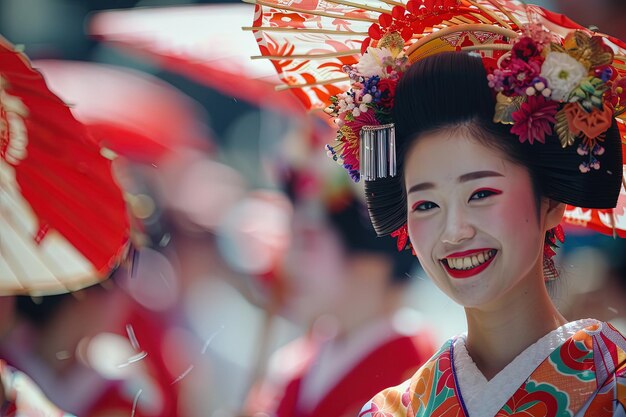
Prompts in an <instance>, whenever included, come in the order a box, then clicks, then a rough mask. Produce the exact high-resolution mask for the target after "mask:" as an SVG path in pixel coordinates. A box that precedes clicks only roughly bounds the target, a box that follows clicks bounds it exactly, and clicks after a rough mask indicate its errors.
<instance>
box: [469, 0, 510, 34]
mask: <svg viewBox="0 0 626 417" xmlns="http://www.w3.org/2000/svg"><path fill="white" fill-rule="evenodd" d="M467 1H468V2H469V4H471V5H473V6H474V7H476V8H478V9H479V10H482V12H483V13H485V14H487V15H489V17H491V18H492V19H493V20H495V21H496V22H498V23H499V24H501V25H502V26H503V27H504V28H506V29H511V25H509V24H508V23H507V22H505V21H504V20H502V19H501V18H500V17H499V16H498V15H497V14H495V13H494V12H492V11H491V10H489V9H487V8H486V7H485V6H483V5H481V4H478V3H477V2H475V1H474V0H467Z"/></svg>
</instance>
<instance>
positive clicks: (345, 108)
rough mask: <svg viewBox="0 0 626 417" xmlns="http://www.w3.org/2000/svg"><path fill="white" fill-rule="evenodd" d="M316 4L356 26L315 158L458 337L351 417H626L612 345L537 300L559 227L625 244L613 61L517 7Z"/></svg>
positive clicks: (586, 35)
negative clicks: (450, 307) (447, 311)
mask: <svg viewBox="0 0 626 417" xmlns="http://www.w3.org/2000/svg"><path fill="white" fill-rule="evenodd" d="M265 2H270V3H272V4H273V5H274V6H276V7H277V8H280V3H281V2H277V3H278V4H274V1H272V0H265ZM330 3H331V4H335V5H337V6H336V7H335V6H332V5H331V6H326V5H327V3H326V2H320V4H319V5H318V6H317V8H316V10H314V11H307V13H310V14H312V15H316V16H318V17H323V16H329V15H330V16H336V15H337V14H339V13H341V14H343V15H345V16H346V17H348V16H349V17H350V18H355V19H356V18H359V19H366V20H369V21H371V22H372V23H371V25H370V26H369V29H368V31H367V34H368V36H367V37H365V38H364V39H363V41H362V46H361V52H362V54H363V56H362V57H359V59H358V63H357V64H355V65H341V66H339V65H338V66H337V67H338V68H342V72H343V73H345V75H347V77H348V78H349V79H350V89H349V90H348V91H346V92H344V93H340V94H337V95H336V96H334V97H333V98H331V99H330V100H328V101H329V103H327V104H329V107H328V109H327V112H328V113H329V114H331V115H332V116H333V117H335V122H336V123H337V125H338V128H339V129H338V133H337V141H336V143H335V144H334V145H333V146H328V147H327V150H328V153H329V156H331V157H332V158H333V159H334V160H335V161H337V162H339V163H340V164H341V165H342V166H343V167H344V168H345V169H346V170H347V171H348V172H349V174H350V176H351V177H352V178H353V179H355V180H359V179H364V180H365V192H366V193H365V197H366V200H367V204H368V210H369V214H370V218H371V220H372V224H373V225H374V228H375V229H376V232H377V233H378V235H379V236H386V235H391V236H392V237H396V238H397V245H398V248H399V249H405V248H410V249H412V250H413V252H414V253H415V255H416V256H417V258H418V259H419V261H420V264H421V265H422V267H423V268H424V270H425V271H426V273H427V274H428V276H429V277H430V278H431V279H432V280H433V281H434V283H435V284H436V285H437V286H438V287H439V288H440V289H441V290H442V291H443V292H444V293H445V294H446V295H447V296H448V297H450V298H451V299H452V300H454V301H455V302H457V303H458V304H460V305H461V306H462V307H463V308H464V310H465V314H466V318H467V328H468V330H467V333H466V334H462V335H459V336H456V337H453V338H451V339H450V340H448V341H447V342H446V343H445V344H444V345H443V346H442V347H441V348H440V350H439V352H438V353H436V354H435V355H434V356H433V357H432V358H431V359H430V360H429V361H428V362H427V363H426V364H425V365H424V366H422V367H421V369H420V370H418V371H417V373H416V374H415V375H414V376H413V377H412V378H411V379H409V380H408V381H406V382H404V383H402V384H400V385H398V386H396V387H393V388H389V389H386V390H384V391H382V392H381V393H379V394H378V395H376V396H375V397H374V398H373V399H372V400H371V401H369V402H368V403H367V404H366V405H365V406H364V408H363V409H362V411H361V413H360V415H359V416H360V417H413V416H416V417H426V416H433V417H443V416H456V417H461V416H463V417H469V416H471V417H493V416H496V417H505V416H514V415H515V416H520V415H524V416H528V417H547V416H559V417H561V416H563V417H565V416H569V417H572V416H579V417H604V416H607V417H608V416H626V338H624V336H623V335H621V334H620V333H619V332H618V331H617V330H615V328H613V327H612V326H611V325H610V324H609V323H604V322H601V321H598V320H594V319H586V320H579V321H573V322H568V320H566V319H565V318H564V317H563V316H562V315H561V313H560V312H559V311H558V310H557V308H556V307H555V306H554V304H553V303H552V301H551V299H550V297H549V295H548V290H547V288H546V281H550V280H552V279H554V278H555V276H556V275H558V274H557V272H556V269H555V268H554V264H553V262H552V257H553V256H554V254H555V252H554V249H555V248H556V246H557V243H558V241H561V242H563V238H564V236H563V230H562V228H561V227H560V222H561V221H562V219H563V218H565V219H568V220H571V219H572V218H574V217H576V214H574V213H584V215H581V216H578V217H577V219H578V220H579V221H581V222H583V223H584V224H586V225H591V224H592V223H593V219H594V218H596V217H598V218H599V219H603V220H600V221H601V222H602V223H603V225H604V228H602V227H600V225H599V224H596V226H595V227H596V228H599V229H602V230H604V231H610V232H612V233H613V234H614V235H624V232H625V231H626V222H625V221H624V220H626V218H624V216H623V211H622V209H623V207H624V199H623V198H622V197H620V192H621V194H622V195H626V190H624V189H623V188H622V187H623V186H622V183H623V181H624V175H623V173H624V170H623V155H622V140H621V139H622V138H621V137H620V131H619V130H620V129H622V128H623V127H624V122H625V120H624V115H625V114H626V97H624V88H622V87H623V83H624V82H626V44H624V43H623V42H621V41H619V40H617V39H614V38H611V37H609V36H607V35H603V34H599V33H596V32H592V31H590V30H587V29H585V28H583V27H582V26H580V25H577V24H576V23H574V22H572V21H571V20H569V19H568V18H567V17H565V16H560V15H556V14H554V13H552V12H550V11H547V10H544V9H542V8H540V7H537V6H533V5H525V4H523V3H522V2H519V1H517V0H409V1H408V2H407V3H406V4H405V3H404V2H403V1H395V0H394V1H388V0H382V1H380V2H376V1H367V2H359V1H358V0H356V1H353V0H351V1H350V2H348V1H343V0H334V1H332V2H330ZM357 6H362V8H359V7H357ZM351 7H354V9H351ZM333 13H334V15H333ZM266 14H267V15H271V13H264V9H263V8H261V7H257V17H258V22H262V23H265V20H266ZM256 23H257V22H255V24H256ZM313 23H314V19H310V20H308V21H307V22H305V25H306V24H311V25H312V24H313ZM258 29H259V31H260V32H262V31H263V27H262V26H261V27H259V28H258ZM337 30H339V28H337ZM272 36H273V35H271V34H269V31H268V33H263V36H262V37H261V38H260V39H261V41H267V42H269V41H270V40H271V41H274V39H272V38H271V37H272ZM294 39H295V37H294ZM289 40H292V39H289ZM284 41H285V42H284V45H282V44H281V47H282V46H284V47H285V49H286V50H287V49H288V48H287V47H288V46H290V45H289V43H288V40H287V39H284ZM294 42H295V41H294ZM259 43H260V44H261V50H262V51H263V46H264V45H263V44H262V42H259ZM277 43H280V42H277ZM303 43H304V42H302V41H301V42H296V47H299V48H300V49H301V47H302V44H303ZM288 55H289V53H285V61H287V58H288V57H289V56H288ZM289 63H290V65H292V67H289V66H286V67H285V69H283V71H282V75H283V76H284V78H285V82H286V83H287V84H289V87H290V88H292V89H297V90H298V91H299V92H300V93H306V94H308V95H310V96H316V97H318V98H321V97H322V95H323V92H324V90H325V89H330V88H331V87H335V86H339V85H340V84H339V81H338V80H340V81H344V80H345V78H331V77H330V76H329V75H328V74H327V73H322V71H321V70H320V71H319V72H317V73H315V74H314V75H317V76H319V78H315V77H310V78H311V79H312V80H316V81H315V82H309V83H307V84H299V83H297V82H291V80H296V77H288V76H289V75H291V72H300V73H302V74H304V75H311V74H310V73H313V72H314V66H313V65H310V64H309V63H306V64H305V63H301V62H298V61H297V60H296V57H295V56H294V60H293V61H289ZM305 65H306V66H305ZM316 65H317V64H316ZM331 66H332V63H330V62H322V63H320V64H319V67H318V68H324V69H327V68H329V67H331ZM333 75H337V76H338V75H339V74H333ZM620 126H621V127H620ZM624 133H626V132H625V131H622V134H624ZM624 183H626V182H624ZM567 206H570V208H569V209H568V207H567ZM616 206H618V207H619V208H618V209H616V210H614V208H615V207H616ZM568 210H569V212H568Z"/></svg>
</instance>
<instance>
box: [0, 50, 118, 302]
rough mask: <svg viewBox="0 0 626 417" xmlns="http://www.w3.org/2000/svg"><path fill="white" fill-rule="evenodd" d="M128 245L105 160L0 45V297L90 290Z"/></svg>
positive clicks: (21, 60)
mask: <svg viewBox="0 0 626 417" xmlns="http://www.w3.org/2000/svg"><path fill="white" fill-rule="evenodd" d="M128 246H129V218H128V215H127V211H126V205H125V202H124V199H123V196H122V191H121V190H120V188H119V187H118V185H117V183H116V182H115V180H114V179H113V176H112V174H111V161H110V160H108V159H106V158H105V157H103V156H102V155H101V151H100V148H99V146H98V145H97V143H96V142H95V141H94V140H93V138H91V137H90V136H89V134H88V132H87V131H86V129H85V127H84V126H83V125H82V124H81V123H80V122H78V121H77V120H76V119H75V118H74V116H73V115H72V113H71V112H70V110H69V108H68V106H67V105H66V104H65V103H64V102H63V101H62V100H61V99H59V98H58V97H57V96H56V95H54V94H53V93H52V92H51V91H50V90H49V89H48V87H47V85H46V83H45V81H44V78H43V77H42V75H41V73H39V72H38V71H37V70H35V69H33V68H32V66H31V64H30V62H29V61H28V59H27V58H26V56H25V55H24V54H22V53H21V52H19V51H16V50H15V48H14V47H13V46H12V45H11V44H10V43H9V42H8V41H6V40H5V39H3V38H0V294H1V295H8V294H38V295H39V294H53V293H61V292H66V291H72V290H77V289H80V288H83V287H85V286H88V285H91V284H94V283H96V282H98V281H99V280H102V279H105V278H107V277H108V276H109V274H110V273H111V271H112V270H113V269H114V268H116V267H117V266H118V265H119V263H120V262H121V261H122V259H123V258H124V256H125V255H126V253H127V251H128Z"/></svg>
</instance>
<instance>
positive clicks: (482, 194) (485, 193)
mask: <svg viewBox="0 0 626 417" xmlns="http://www.w3.org/2000/svg"><path fill="white" fill-rule="evenodd" d="M498 194H502V191H498V190H493V189H490V188H485V189H482V190H478V191H476V192H475V193H474V194H472V196H471V197H470V201H471V200H482V199H484V198H487V197H490V196H492V195H498Z"/></svg>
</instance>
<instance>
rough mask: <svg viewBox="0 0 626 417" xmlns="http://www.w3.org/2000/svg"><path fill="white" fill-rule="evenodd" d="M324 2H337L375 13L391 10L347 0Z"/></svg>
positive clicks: (327, 0)
mask: <svg viewBox="0 0 626 417" xmlns="http://www.w3.org/2000/svg"><path fill="white" fill-rule="evenodd" d="M326 2H327V3H333V4H338V5H340V6H348V7H354V8H355V9H362V10H369V11H370V12H375V13H380V14H383V13H387V14H389V13H391V10H387V9H382V8H380V7H374V6H367V5H365V4H359V3H354V2H351V1H348V0H326Z"/></svg>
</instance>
